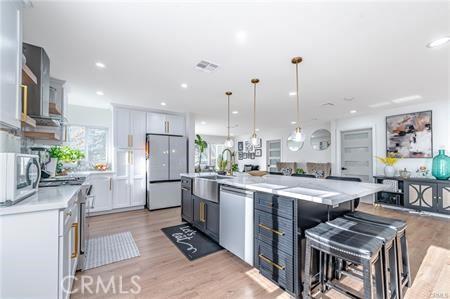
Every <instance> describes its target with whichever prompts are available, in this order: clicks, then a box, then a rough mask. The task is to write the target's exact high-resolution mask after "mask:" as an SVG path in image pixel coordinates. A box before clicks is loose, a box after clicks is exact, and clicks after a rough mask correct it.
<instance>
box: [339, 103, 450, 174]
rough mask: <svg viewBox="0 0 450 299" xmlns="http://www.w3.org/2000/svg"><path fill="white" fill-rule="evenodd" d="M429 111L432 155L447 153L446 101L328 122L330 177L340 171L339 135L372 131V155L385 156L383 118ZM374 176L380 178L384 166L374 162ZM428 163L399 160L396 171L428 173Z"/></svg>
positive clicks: (449, 140) (448, 123) (449, 146)
mask: <svg viewBox="0 0 450 299" xmlns="http://www.w3.org/2000/svg"><path fill="white" fill-rule="evenodd" d="M426 110H431V111H432V122H433V123H432V128H433V152H434V154H436V153H437V151H438V150H439V149H440V148H445V149H446V150H450V138H449V133H450V131H449V127H450V117H449V115H450V113H449V112H450V106H449V104H448V101H439V102H430V103H420V104H415V105H410V106H404V107H398V108H391V109H382V111H379V112H377V113H374V114H371V115H362V116H357V117H352V118H346V119H339V120H335V121H332V122H331V134H332V141H331V142H332V144H333V145H335V146H333V147H332V153H331V159H332V170H333V174H336V175H339V174H340V170H339V168H338V167H337V166H339V165H340V132H341V131H347V130H355V129H364V128H372V130H373V131H372V134H373V155H374V156H380V157H385V156H386V116H390V115H397V114H403V113H409V112H419V111H426ZM373 161H374V164H373V165H374V171H373V172H374V174H383V169H384V165H383V164H381V163H380V162H378V161H377V160H376V159H375V158H374V160H373ZM431 163H432V159H431V158H428V159H422V158H414V159H402V160H400V161H399V162H398V163H397V164H396V166H395V167H396V168H397V169H403V168H406V169H408V170H410V171H413V172H414V171H416V170H417V168H418V167H419V166H421V165H426V166H427V167H428V169H429V170H431Z"/></svg>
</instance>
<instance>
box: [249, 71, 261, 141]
mask: <svg viewBox="0 0 450 299" xmlns="http://www.w3.org/2000/svg"><path fill="white" fill-rule="evenodd" d="M251 82H252V83H253V135H256V84H258V83H259V79H252V80H251Z"/></svg>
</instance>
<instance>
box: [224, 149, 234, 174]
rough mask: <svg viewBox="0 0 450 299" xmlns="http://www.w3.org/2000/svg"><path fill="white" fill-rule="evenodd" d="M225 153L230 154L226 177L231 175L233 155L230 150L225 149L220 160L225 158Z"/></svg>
mask: <svg viewBox="0 0 450 299" xmlns="http://www.w3.org/2000/svg"><path fill="white" fill-rule="evenodd" d="M225 152H229V153H230V160H229V161H227V169H226V172H227V175H233V153H232V152H231V150H230V149H229V148H226V149H224V150H223V151H222V159H223V158H224V157H225V156H224V153H225Z"/></svg>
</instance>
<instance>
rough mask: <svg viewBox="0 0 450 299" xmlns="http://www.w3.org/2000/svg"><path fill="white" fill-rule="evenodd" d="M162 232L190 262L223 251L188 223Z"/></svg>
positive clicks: (167, 228)
mask: <svg viewBox="0 0 450 299" xmlns="http://www.w3.org/2000/svg"><path fill="white" fill-rule="evenodd" d="M161 230H162V231H163V233H164V234H165V235H166V236H167V238H169V239H170V241H172V243H173V244H175V246H177V248H178V249H179V250H180V251H181V252H182V253H183V254H184V255H185V256H186V257H187V258H188V259H189V260H190V261H193V260H195V259H198V258H201V257H204V256H206V255H208V254H211V253H214V252H216V251H219V250H222V249H223V248H222V247H221V246H220V245H219V244H217V243H216V242H214V241H213V240H211V239H210V238H209V237H208V236H206V235H205V234H203V233H202V232H200V231H198V230H197V229H196V228H194V227H193V226H191V225H190V224H188V223H186V224H180V225H176V226H171V227H165V228H162V229H161Z"/></svg>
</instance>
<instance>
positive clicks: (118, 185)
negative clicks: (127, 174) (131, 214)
mask: <svg viewBox="0 0 450 299" xmlns="http://www.w3.org/2000/svg"><path fill="white" fill-rule="evenodd" d="M112 205H113V208H114V209H120V208H128V207H130V181H129V179H128V178H114V179H113V203H112Z"/></svg>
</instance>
